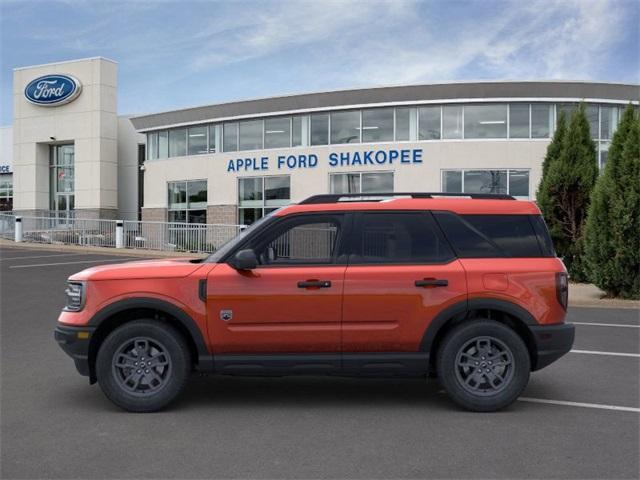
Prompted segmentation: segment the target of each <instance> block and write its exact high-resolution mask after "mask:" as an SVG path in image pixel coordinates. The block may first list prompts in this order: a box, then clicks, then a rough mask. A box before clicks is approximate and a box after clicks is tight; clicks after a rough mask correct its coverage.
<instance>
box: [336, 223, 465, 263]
mask: <svg viewBox="0 0 640 480" xmlns="http://www.w3.org/2000/svg"><path fill="white" fill-rule="evenodd" d="M353 235H354V237H353V246H352V249H353V255H352V256H351V258H350V261H349V263H350V264H352V265H353V264H430V263H431V264H433V263H446V262H448V261H450V260H452V259H453V258H454V255H453V251H452V250H451V248H450V247H449V245H448V244H447V242H446V240H445V239H444V237H443V236H442V234H441V232H440V231H439V229H438V227H437V225H436V224H435V221H434V220H433V217H432V216H431V215H430V214H429V213H427V212H379V213H378V212H376V213H369V212H367V213H364V212H363V213H361V214H360V215H359V216H358V219H357V223H356V226H355V228H354V233H353Z"/></svg>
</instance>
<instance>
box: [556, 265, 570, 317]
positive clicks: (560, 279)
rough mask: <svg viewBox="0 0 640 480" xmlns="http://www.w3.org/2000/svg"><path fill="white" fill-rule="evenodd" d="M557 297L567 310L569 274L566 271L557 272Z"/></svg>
mask: <svg viewBox="0 0 640 480" xmlns="http://www.w3.org/2000/svg"><path fill="white" fill-rule="evenodd" d="M556 297H557V298H558V303H559V304H560V305H562V308H564V309H565V310H566V309H567V304H568V302H569V276H568V275H567V274H566V273H565V272H561V273H556Z"/></svg>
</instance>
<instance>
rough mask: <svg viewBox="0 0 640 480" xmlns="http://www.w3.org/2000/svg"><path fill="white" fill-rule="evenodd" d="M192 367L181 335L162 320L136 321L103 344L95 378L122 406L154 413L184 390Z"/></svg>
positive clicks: (97, 360) (116, 331)
mask: <svg viewBox="0 0 640 480" xmlns="http://www.w3.org/2000/svg"><path fill="white" fill-rule="evenodd" d="M190 365H191V364H190V355H189V348H188V346H187V344H186V342H185V341H184V338H183V337H182V335H181V334H180V332H178V331H177V330H176V329H175V328H173V327H171V326H170V325H167V324H165V323H162V322H159V321H155V320H135V321H133V322H129V323H126V324H124V325H123V326H121V327H118V328H117V329H115V330H114V331H113V332H111V333H110V334H109V335H108V336H107V338H106V339H105V340H104V342H103V343H102V345H100V349H99V351H98V357H97V359H96V376H97V378H98V383H99V384H100V388H102V391H103V392H104V393H105V395H106V396H107V397H108V398H109V400H111V401H112V402H113V403H115V404H116V405H118V406H119V407H121V408H124V409H125V410H129V411H131V412H153V411H156V410H160V409H161V408H164V407H165V406H167V405H168V404H169V403H170V402H171V401H172V400H173V399H175V397H177V396H178V394H179V393H180V392H181V391H182V389H183V388H184V386H185V384H186V382H187V379H188V376H189V371H190Z"/></svg>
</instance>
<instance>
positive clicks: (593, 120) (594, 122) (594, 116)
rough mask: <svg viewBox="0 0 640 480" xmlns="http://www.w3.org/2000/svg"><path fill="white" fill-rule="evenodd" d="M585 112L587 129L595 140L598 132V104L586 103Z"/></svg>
mask: <svg viewBox="0 0 640 480" xmlns="http://www.w3.org/2000/svg"><path fill="white" fill-rule="evenodd" d="M585 114H586V115H587V121H588V122H589V131H590V132H591V138H592V139H594V140H597V139H598V136H599V134H600V130H599V125H598V123H599V122H598V115H599V113H598V105H587V106H586V109H585Z"/></svg>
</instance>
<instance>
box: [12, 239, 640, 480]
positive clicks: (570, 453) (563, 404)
mask: <svg viewBox="0 0 640 480" xmlns="http://www.w3.org/2000/svg"><path fill="white" fill-rule="evenodd" d="M131 259H132V258H127V257H123V256H113V255H105V254H82V253H69V252H54V251H46V250H41V249H38V250H36V249H29V248H13V247H12V248H4V247H3V248H1V249H0V267H1V270H0V272H1V288H2V290H1V295H2V298H1V301H2V310H1V314H2V318H1V325H0V338H1V367H0V368H1V381H2V383H1V410H0V413H1V418H0V421H1V429H2V431H1V434H2V435H1V438H2V442H1V459H0V460H1V462H0V463H1V469H2V470H1V475H0V477H2V478H214V477H215V478H282V477H287V478H294V477H295V478H426V477H432V478H434V477H435V478H464V477H475V478H489V477H499V478H561V477H562V478H637V477H638V475H639V469H640V467H639V460H638V456H639V454H638V452H639V449H640V440H639V429H640V398H639V392H640V342H639V340H640V321H639V318H638V311H636V310H633V309H604V308H575V307H574V308H570V312H569V319H570V321H573V322H575V323H576V325H577V326H576V329H577V330H576V342H575V345H574V350H573V351H572V352H571V353H570V354H568V355H567V356H566V357H564V358H563V359H561V360H560V361H558V362H557V363H555V364H553V365H551V366H550V367H548V368H546V369H544V370H542V371H540V372H536V373H534V374H533V375H532V376H531V380H530V384H529V387H528V388H527V390H526V392H525V393H524V395H523V397H522V398H521V400H520V401H518V402H516V403H515V404H514V405H513V406H512V407H510V408H509V409H507V410H505V411H502V412H498V413H492V414H479V413H469V412H466V411H462V410H460V409H459V408H457V407H456V406H455V405H454V404H453V403H452V402H451V401H449V400H448V398H447V396H446V395H444V394H443V393H442V391H441V388H440V387H439V386H438V384H437V382H435V381H429V382H426V381H424V380H419V379H416V380H400V379H388V380H378V379H376V380H371V379H365V380H363V379H341V378H313V377H299V378H265V379H260V378H256V379H247V378H231V377H224V378H223V377H200V376H196V377H194V378H193V381H192V382H191V383H190V385H189V386H188V387H187V390H186V392H185V394H184V395H182V396H181V397H180V399H179V401H178V402H176V403H175V404H174V405H173V406H172V407H171V408H170V409H169V410H167V411H164V412H161V413H155V414H138V415H136V414H128V413H124V412H123V411H121V410H119V409H118V408H116V407H115V406H113V405H112V404H111V403H110V402H109V401H108V400H107V399H106V398H105V397H104V395H103V394H102V392H101V390H100V388H99V387H98V386H97V385H94V386H89V385H88V381H87V379H86V378H84V377H81V376H79V375H78V374H77V373H76V371H75V369H74V367H73V362H72V361H71V359H70V358H68V357H67V356H66V355H65V354H64V353H63V352H62V350H60V348H59V347H58V346H57V345H56V343H55V342H54V340H53V328H54V326H55V321H56V318H57V315H58V313H59V311H60V308H61V307H62V305H63V303H64V295H63V290H64V281H65V279H66V278H67V277H68V276H69V275H70V274H72V273H74V272H76V271H78V270H81V269H84V268H87V267H89V266H91V265H94V264H96V265H104V264H108V263H112V262H118V261H127V260H131Z"/></svg>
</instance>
